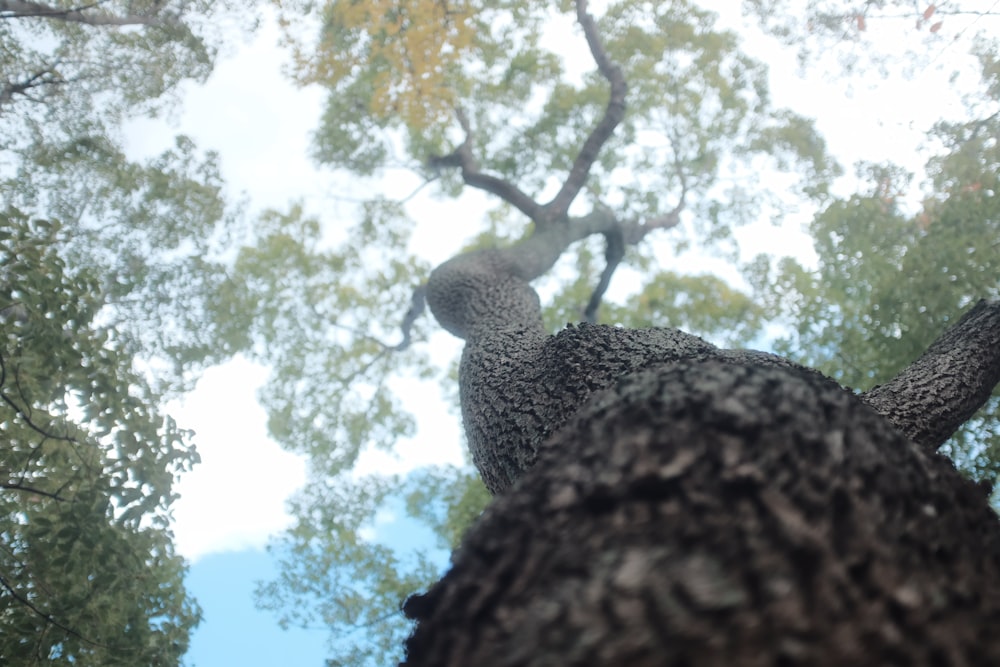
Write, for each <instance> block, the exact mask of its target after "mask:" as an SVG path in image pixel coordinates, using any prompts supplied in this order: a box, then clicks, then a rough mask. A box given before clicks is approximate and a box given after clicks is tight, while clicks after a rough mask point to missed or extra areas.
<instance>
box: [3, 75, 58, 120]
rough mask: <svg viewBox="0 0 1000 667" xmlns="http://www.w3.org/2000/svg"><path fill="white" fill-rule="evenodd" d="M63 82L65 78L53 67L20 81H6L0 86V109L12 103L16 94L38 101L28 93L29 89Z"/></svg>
mask: <svg viewBox="0 0 1000 667" xmlns="http://www.w3.org/2000/svg"><path fill="white" fill-rule="evenodd" d="M63 83H66V80H65V79H63V78H62V77H60V76H59V75H58V74H57V73H56V71H55V68H54V67H46V68H45V69H43V70H39V71H37V72H35V73H34V74H32V75H31V76H29V77H27V78H25V79H22V80H20V81H7V82H6V83H4V84H3V85H2V87H0V110H2V109H3V107H5V106H7V105H10V104H12V103H13V102H14V98H15V97H16V96H17V95H21V96H23V97H26V98H28V99H29V100H32V101H39V100H37V99H36V98H34V97H32V96H31V95H30V94H29V91H30V90H32V89H34V88H41V87H43V86H57V85H60V84H63Z"/></svg>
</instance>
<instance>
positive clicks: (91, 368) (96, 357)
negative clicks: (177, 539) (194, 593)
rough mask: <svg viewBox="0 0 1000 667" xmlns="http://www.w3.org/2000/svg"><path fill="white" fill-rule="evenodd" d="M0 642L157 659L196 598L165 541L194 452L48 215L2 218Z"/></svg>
mask: <svg viewBox="0 0 1000 667" xmlns="http://www.w3.org/2000/svg"><path fill="white" fill-rule="evenodd" d="M0 221H2V224H0V230H2V232H0V330H2V332H3V337H2V340H0V432H2V433H3V438H4V446H3V447H2V448H0V487H2V489H3V491H2V493H0V534H2V542H3V548H2V549H0V587H2V590H0V656H3V658H4V661H5V662H6V663H7V664H15V663H16V664H46V665H50V664H51V665H95V666H97V665H136V664H144V665H145V664H148V665H169V664H177V662H178V660H179V656H180V655H181V654H183V652H184V651H185V650H186V648H187V641H188V633H189V631H190V630H191V628H192V627H193V626H194V625H195V624H196V623H197V622H198V620H199V612H198V609H197V607H196V605H195V604H194V602H193V601H192V600H191V599H190V598H189V597H188V596H187V594H186V592H185V590H184V587H183V575H184V570H185V568H184V565H183V562H182V560H181V559H180V558H179V557H178V556H176V555H175V554H174V552H173V546H172V543H171V539H170V538H171V535H170V531H169V512H168V510H169V505H170V502H171V501H172V500H173V498H174V496H173V494H172V492H171V485H172V483H173V479H174V476H175V475H176V474H178V473H180V472H182V471H184V470H187V469H189V468H190V466H191V465H192V464H193V463H195V462H196V461H197V455H196V454H195V452H194V450H193V448H192V446H191V444H190V442H189V434H187V433H184V432H182V431H180V430H179V429H178V428H177V427H176V425H175V424H174V423H173V421H172V420H171V419H170V418H169V417H166V416H164V415H162V414H160V413H159V411H158V410H157V409H156V408H155V406H156V405H157V403H158V400H159V397H158V396H157V395H156V394H155V393H154V392H153V391H152V390H151V389H150V387H149V386H148V384H147V383H146V382H145V381H144V379H143V377H142V375H141V374H140V373H138V372H137V371H136V370H135V369H134V368H133V365H132V355H131V354H130V353H129V351H128V348H127V341H125V340H123V339H122V338H121V337H120V336H118V335H117V332H116V331H115V330H114V329H112V328H109V327H104V326H100V325H99V324H98V323H97V318H98V313H99V312H100V308H101V301H100V296H99V295H100V292H99V289H98V285H99V279H98V277H97V275H95V273H93V272H91V271H89V270H86V269H73V268H71V267H70V266H69V265H68V263H67V262H66V260H65V258H64V257H63V256H62V255H61V253H60V249H61V246H62V244H63V242H64V240H65V238H66V237H67V235H68V233H71V232H67V230H65V228H63V227H62V226H61V225H60V224H59V223H57V222H53V221H46V220H40V219H30V218H28V217H27V216H25V215H23V214H22V213H20V212H18V211H17V210H13V209H10V210H8V211H7V212H5V213H4V214H3V215H2V217H0Z"/></svg>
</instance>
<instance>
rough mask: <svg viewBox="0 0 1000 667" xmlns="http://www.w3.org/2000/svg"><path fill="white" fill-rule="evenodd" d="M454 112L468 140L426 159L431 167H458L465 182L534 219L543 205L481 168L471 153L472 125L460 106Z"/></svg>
mask: <svg viewBox="0 0 1000 667" xmlns="http://www.w3.org/2000/svg"><path fill="white" fill-rule="evenodd" d="M455 115H456V117H457V118H458V123H459V125H461V127H462V130H463V131H464V132H465V140H464V141H463V142H462V144H461V145H460V146H459V147H458V148H456V149H455V150H454V151H452V152H451V153H449V154H448V155H442V156H437V155H435V156H431V158H430V159H428V160H427V166H428V167H430V168H431V169H441V168H442V167H453V168H458V169H460V170H461V172H462V180H463V181H465V184H466V185H468V186H471V187H474V188H478V189H480V190H484V191H485V192H489V193H490V194H493V195H496V196H497V197H500V199H502V200H504V201H505V202H507V203H508V204H510V205H511V206H513V207H514V208H516V209H517V210H519V211H520V212H521V213H524V214H525V215H526V216H528V217H529V218H530V219H531V220H537V219H538V217H539V211H540V209H541V206H540V205H539V204H538V202H536V201H535V200H534V199H532V198H531V197H530V196H528V195H527V194H526V193H525V192H524V191H522V190H521V189H520V188H518V187H517V186H516V185H514V184H513V183H510V182H508V181H505V180H504V179H502V178H497V177H496V176H492V175H490V174H486V173H483V172H482V171H480V169H479V163H478V162H477V161H476V158H475V157H474V156H473V154H472V126H471V125H470V123H469V119H468V117H467V116H466V115H465V111H464V110H463V109H461V108H459V109H456V110H455Z"/></svg>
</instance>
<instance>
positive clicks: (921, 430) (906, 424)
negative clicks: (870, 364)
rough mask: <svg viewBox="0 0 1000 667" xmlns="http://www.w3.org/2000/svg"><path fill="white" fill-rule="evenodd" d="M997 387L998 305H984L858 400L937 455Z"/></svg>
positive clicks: (992, 301) (996, 301)
mask: <svg viewBox="0 0 1000 667" xmlns="http://www.w3.org/2000/svg"><path fill="white" fill-rule="evenodd" d="M998 383H1000V299H983V300H980V301H979V303H977V304H976V305H975V306H973V307H972V310H970V311H969V312H967V313H966V314H965V315H963V316H962V317H961V319H959V320H958V322H957V323H956V324H955V325H954V326H953V327H951V328H950V329H948V330H947V331H945V332H944V333H943V334H942V335H941V337H940V338H938V339H937V340H936V341H935V342H934V343H933V344H932V345H931V346H930V347H929V348H928V349H927V351H926V352H924V353H923V354H922V355H921V356H920V358H919V359H917V360H916V361H914V362H913V363H912V364H910V365H909V366H907V367H906V368H905V369H903V371H902V372H901V373H899V375H897V376H896V377H894V378H893V379H892V380H890V381H889V382H887V383H886V384H884V385H880V386H878V387H874V388H872V389H870V390H869V391H867V392H865V393H864V394H862V395H861V398H862V400H864V401H865V402H866V403H867V404H868V405H870V406H871V407H872V408H874V409H875V411H876V412H878V413H880V414H881V415H883V416H884V417H885V418H886V419H888V420H889V421H890V422H891V423H892V424H893V425H894V426H895V427H896V428H897V429H898V430H899V431H901V432H902V433H904V434H905V435H906V436H908V437H909V438H910V439H911V440H913V441H914V442H915V443H917V444H918V445H920V446H921V447H925V448H927V449H930V450H937V449H938V448H939V447H940V446H941V445H942V444H944V442H945V441H946V440H947V439H948V438H949V437H951V435H952V434H953V433H954V432H955V431H956V430H957V429H958V428H959V427H960V426H961V425H962V424H963V423H965V421H966V420H968V419H969V418H970V417H971V416H972V415H973V414H975V412H976V411H977V410H978V409H979V408H980V407H982V405H983V404H984V403H985V402H986V400H987V399H988V398H989V397H990V394H991V393H992V392H993V389H994V387H996V386H997V384H998Z"/></svg>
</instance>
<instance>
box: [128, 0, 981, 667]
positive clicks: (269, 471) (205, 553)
mask: <svg viewBox="0 0 1000 667" xmlns="http://www.w3.org/2000/svg"><path fill="white" fill-rule="evenodd" d="M265 15H266V12H265ZM727 16H730V17H733V18H732V19H731V20H737V19H736V17H738V10H737V13H735V14H733V13H729V14H727ZM277 42H278V35H277V30H276V28H275V26H274V23H273V21H271V20H270V18H267V19H266V20H264V21H263V23H262V28H261V29H260V30H259V31H258V33H257V34H256V35H255V36H254V37H253V38H252V40H250V41H249V42H246V41H244V40H243V38H242V37H241V36H238V35H234V37H233V43H232V44H231V45H230V48H229V49H227V51H228V53H227V55H226V57H225V58H224V59H223V60H222V61H221V62H220V63H219V65H218V67H217V69H216V71H215V73H214V74H213V76H212V77H211V79H210V80H209V81H208V82H207V83H206V84H205V85H201V86H188V87H187V88H186V89H185V92H184V94H183V96H182V102H181V105H180V106H179V108H178V109H177V110H176V112H175V113H174V114H172V115H171V116H170V117H168V118H167V119H165V120H157V121H142V122H137V123H134V124H132V125H131V126H130V127H129V130H128V133H127V136H128V143H129V152H130V155H132V156H133V157H138V156H143V155H150V154H153V153H155V152H158V151H160V150H163V149H164V148H166V147H167V146H169V144H170V142H171V137H172V136H173V135H174V134H177V133H184V134H188V135H190V136H192V137H193V138H194V139H195V140H196V142H197V143H198V145H199V146H200V147H201V148H202V149H211V150H215V151H218V152H219V153H220V155H221V160H222V170H223V174H224V176H225V178H226V181H227V183H228V187H229V189H230V192H231V193H232V194H233V195H237V196H238V195H240V194H241V193H243V194H245V195H246V196H247V198H248V200H249V210H250V211H259V210H261V209H264V208H268V207H273V208H277V209H279V210H280V209H285V208H287V206H288V205H289V203H290V202H292V201H302V202H303V203H304V205H305V207H306V210H307V211H309V212H310V213H313V214H315V215H317V216H319V217H320V218H321V219H322V220H323V222H324V224H325V225H327V227H328V228H329V229H330V230H331V233H333V234H337V233H338V231H342V230H344V229H346V228H347V227H348V226H349V225H350V224H351V223H352V220H351V219H350V206H349V205H347V204H345V203H343V202H342V201H341V200H339V199H338V197H337V195H338V194H343V193H348V192H350V191H351V189H352V187H353V184H352V183H351V182H350V181H348V180H346V179H345V177H344V176H343V175H339V176H338V175H334V174H331V173H330V172H329V171H323V170H320V169H318V168H317V167H316V165H314V164H313V163H312V162H311V161H310V159H309V141H310V138H309V137H310V132H311V131H312V130H313V128H314V127H315V126H316V123H317V121H318V118H319V116H320V113H321V111H322V103H323V93H322V91H320V90H318V89H304V90H303V89H298V88H295V87H293V86H292V85H291V84H289V83H288V81H287V79H286V78H285V76H284V75H283V74H282V72H281V68H282V65H283V63H284V62H285V61H286V56H285V54H284V53H283V52H282V51H281V50H280V49H279V48H278V46H277ZM575 46H576V47H578V46H579V45H575ZM750 46H751V50H752V53H754V55H758V56H759V57H766V59H767V61H768V63H769V64H770V66H771V72H772V77H773V80H772V94H773V100H774V103H775V105H776V106H788V107H790V108H793V109H794V110H795V111H797V112H798V113H800V114H802V115H805V116H807V117H814V118H816V119H817V125H818V128H819V130H820V132H821V133H822V135H823V136H824V137H825V138H826V140H827V142H828V146H829V148H830V149H831V151H832V152H833V153H834V154H835V155H836V156H837V157H838V159H839V160H840V161H841V163H842V164H843V165H844V166H845V168H846V170H847V173H848V174H851V173H852V171H851V165H852V164H853V163H854V162H856V161H858V160H862V159H865V160H872V161H885V160H889V159H892V160H893V161H895V162H897V163H901V164H904V165H906V166H908V167H910V168H912V169H919V168H920V167H921V166H922V164H923V162H924V161H925V159H926V156H925V155H923V154H921V153H920V152H919V149H920V147H921V146H922V145H924V143H925V141H926V139H925V132H926V130H927V129H928V128H929V127H930V126H931V124H932V123H933V122H934V121H936V120H938V119H939V118H941V117H956V116H959V115H960V114H961V111H962V107H961V104H960V100H959V98H958V95H957V93H956V92H955V91H954V90H953V88H952V86H950V85H949V84H948V82H947V71H941V70H940V69H939V68H936V67H932V68H925V69H923V70H920V71H918V72H917V73H916V74H915V76H914V77H913V78H912V79H910V80H893V81H891V82H882V81H872V82H871V83H870V84H869V83H867V82H865V81H863V80H856V81H855V82H854V84H853V85H852V86H851V89H850V90H849V89H848V88H847V86H846V85H845V83H844V82H843V81H837V80H832V79H827V78H826V77H824V76H823V75H822V73H821V72H813V73H811V74H810V76H809V78H807V79H803V78H800V77H799V76H798V74H799V73H798V65H797V62H796V60H795V57H794V54H790V53H787V52H786V53H784V54H782V55H780V56H779V57H778V58H777V59H776V58H775V57H774V51H773V50H769V47H767V46H766V44H764V43H763V42H762V43H761V44H751V45H750ZM946 55H947V54H946ZM956 55H961V53H960V52H959V54H956ZM938 64H941V63H940V62H939V63H938ZM971 74H972V75H973V76H975V75H976V72H972V73H971ZM388 176H389V177H391V178H392V184H393V185H394V187H395V188H397V192H398V188H399V187H400V183H401V181H400V179H401V178H402V177H401V176H400V175H399V174H391V175H388ZM409 178H411V179H412V178H413V177H409ZM402 183H403V185H404V186H407V187H409V185H408V184H412V185H416V184H417V181H416V180H409V181H402ZM862 187H863V185H862V184H859V183H858V182H857V180H856V179H853V178H851V177H850V176H848V177H846V178H845V179H844V182H843V183H842V187H841V190H842V192H844V193H846V192H851V191H855V190H858V189H861V188H862ZM483 202H484V199H483V197H482V196H481V195H478V194H477V195H473V196H471V197H468V198H467V200H463V201H462V202H461V203H460V204H447V203H442V202H434V201H431V200H430V199H429V197H426V196H423V195H421V196H418V197H417V198H415V200H414V202H413V204H412V205H411V207H410V211H411V213H412V214H413V215H414V217H415V218H416V219H417V220H418V221H419V222H420V223H422V224H426V225H428V227H429V228H430V227H433V229H434V232H432V233H430V234H425V235H423V236H421V235H419V234H418V235H417V239H418V241H417V245H416V246H415V248H414V250H415V252H418V253H420V254H421V255H423V256H425V257H427V258H428V259H429V260H431V261H434V262H439V261H443V260H444V259H446V258H447V257H448V256H449V255H450V254H451V253H452V252H454V251H455V250H456V249H457V248H458V247H459V245H460V244H461V242H462V241H463V240H464V239H465V238H468V237H469V236H472V235H473V234H474V233H475V232H476V231H478V230H477V228H476V223H477V222H478V219H479V216H480V215H481V214H482V211H483V210H484V204H483ZM802 222H804V221H802V220H799V221H794V220H793V221H791V222H790V223H789V226H786V227H785V228H783V229H780V230H779V229H776V228H774V227H773V226H771V225H770V224H769V221H761V223H760V224H757V225H752V226H750V227H748V228H745V229H743V230H740V231H739V233H738V234H737V236H738V239H739V241H740V243H741V249H742V251H743V256H744V259H747V258H749V257H752V256H753V255H755V254H757V253H758V252H770V253H781V254H793V255H796V256H799V257H804V258H806V260H807V261H808V258H809V257H810V254H811V251H810V245H809V240H808V237H806V236H805V235H804V234H803V233H802V231H801V229H800V225H801V223H802ZM421 239H422V240H421ZM706 261H707V260H704V259H698V258H693V259H692V260H691V266H696V265H697V266H699V267H700V268H701V270H704V267H705V266H706ZM707 265H708V266H714V267H717V268H718V269H719V270H720V271H722V272H723V273H724V274H725V275H726V276H727V277H729V278H731V279H734V280H735V279H737V278H736V272H735V271H734V270H733V269H732V267H726V266H724V265H720V264H719V263H717V262H716V263H714V264H713V263H712V262H708V263H707ZM406 305H407V304H401V305H400V313H401V314H402V312H403V311H404V310H405V308H406ZM434 344H435V350H436V354H439V355H441V358H442V359H447V357H448V355H449V354H454V352H455V351H457V350H458V349H459V348H458V344H457V342H455V341H451V340H450V339H448V337H447V335H446V334H443V333H442V334H440V336H439V337H435V342H434ZM266 377H267V369H265V368H262V367H259V366H256V365H254V364H252V363H250V362H248V361H247V360H245V359H242V358H237V359H235V360H233V361H232V362H230V363H227V364H225V365H223V366H221V367H218V368H213V369H210V370H209V371H207V372H206V373H205V374H204V377H203V378H202V379H201V381H200V382H199V383H198V385H197V388H196V389H195V390H194V391H193V392H192V393H191V394H189V395H188V396H186V397H185V398H184V399H183V400H182V401H179V402H176V403H174V404H171V405H170V406H169V410H170V412H171V413H172V414H173V415H174V416H175V418H176V419H177V420H178V422H179V423H180V425H181V426H183V427H186V428H192V429H194V430H195V431H196V434H197V436H196V442H197V446H198V450H199V452H200V454H201V457H202V463H201V464H200V465H199V466H198V467H197V468H196V469H195V470H194V471H193V472H191V473H189V474H188V475H186V476H185V477H184V478H183V480H182V481H181V482H180V484H179V486H178V491H179V492H180V494H181V498H180V500H178V501H177V503H176V504H175V517H176V524H175V532H176V543H177V548H178V550H179V551H180V553H182V554H183V555H184V556H185V557H187V558H188V559H190V560H191V562H192V563H193V569H192V573H191V577H190V579H189V584H190V586H191V588H192V590H193V591H194V593H195V594H196V595H197V596H199V598H200V599H201V600H202V602H203V604H204V606H205V611H206V621H205V623H204V624H203V625H202V626H201V628H199V629H198V631H197V632H196V634H195V637H194V646H193V649H192V653H191V655H190V657H189V664H192V665H198V667H215V666H216V665H219V666H221V665H232V664H239V665H241V666H243V667H254V666H255V665H275V664H282V665H321V664H322V659H321V656H322V641H323V639H324V637H323V635H322V633H317V632H313V633H306V634H288V633H284V634H282V633H280V632H279V631H277V630H276V629H275V628H274V627H273V623H270V619H269V617H267V616H266V615H264V614H262V613H261V612H254V611H253V609H252V600H251V599H250V593H249V591H250V590H251V589H252V580H253V579H255V578H267V577H269V576H271V574H272V572H270V571H269V567H270V566H269V565H268V562H269V561H268V559H267V556H266V555H265V554H263V552H262V549H263V547H264V545H265V544H266V542H267V540H268V538H269V536H272V535H274V534H275V533H276V532H278V531H280V530H281V529H282V528H283V527H285V526H286V525H287V524H288V517H287V514H286V511H285V506H284V503H285V499H286V498H287V497H288V496H289V494H291V493H292V492H293V491H294V490H295V489H296V488H298V487H299V486H301V485H302V484H303V482H304V481H305V465H304V462H303V461H302V460H301V459H299V458H298V457H296V456H293V455H291V454H288V453H286V452H283V451H282V450H281V449H280V448H279V447H278V446H277V445H276V444H275V443H274V442H272V441H271V440H270V439H269V438H268V437H267V432H266V417H265V415H264V412H263V410H262V409H261V408H260V407H259V405H258V404H257V402H256V392H257V390H258V389H259V387H260V386H261V385H262V384H263V382H264V381H265V378H266ZM403 384H405V385H406V386H405V387H404V389H405V390H406V391H405V393H404V396H403V400H404V401H405V402H406V403H407V405H408V407H410V408H412V409H413V410H415V411H418V412H420V413H421V414H422V415H423V416H422V417H421V420H420V421H419V430H418V433H417V436H416V437H415V438H412V439H410V440H408V441H406V442H405V443H402V444H401V447H400V448H399V450H400V454H401V455H400V457H399V458H395V459H393V458H391V457H389V455H386V454H379V455H371V456H369V457H368V458H367V459H366V460H365V461H364V462H363V465H365V466H371V467H373V468H374V467H378V468H379V469H383V470H385V469H387V468H392V469H393V470H397V471H405V470H408V469H411V468H413V467H415V466H416V465H423V464H427V463H432V462H459V461H460V459H461V454H460V447H461V433H460V426H459V424H458V422H457V418H456V417H455V415H454V414H453V413H450V412H449V411H448V408H447V406H446V405H445V404H444V403H443V402H442V401H441V400H440V398H439V396H440V391H439V389H438V387H437V386H436V385H433V384H432V385H429V386H428V385H422V384H420V383H418V382H416V381H406V382H405V383H403ZM269 623H270V625H269ZM268 632H271V633H273V634H268ZM247 633H250V634H252V636H253V637H254V641H253V642H252V644H253V645H256V646H258V647H259V646H260V645H262V644H267V645H268V646H269V647H270V648H269V649H268V650H263V649H259V650H256V651H254V650H247V651H246V652H245V653H246V655H242V654H241V655H240V657H239V659H238V660H236V661H233V660H234V659H235V654H234V653H232V651H233V650H234V644H233V642H240V641H241V639H240V637H241V636H242V637H243V638H244V640H245V639H246V638H247V637H249V636H250V634H247ZM271 649H273V650H271ZM220 656H229V658H230V659H229V660H226V659H224V658H223V657H220ZM274 656H282V658H281V660H280V662H275V657H274Z"/></svg>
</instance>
